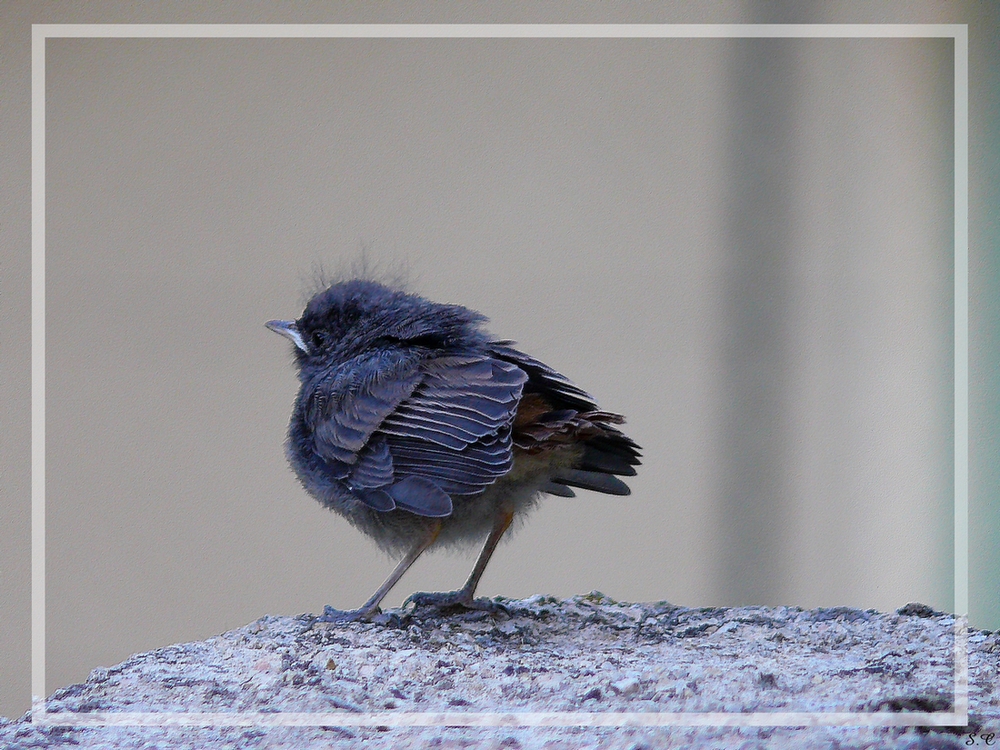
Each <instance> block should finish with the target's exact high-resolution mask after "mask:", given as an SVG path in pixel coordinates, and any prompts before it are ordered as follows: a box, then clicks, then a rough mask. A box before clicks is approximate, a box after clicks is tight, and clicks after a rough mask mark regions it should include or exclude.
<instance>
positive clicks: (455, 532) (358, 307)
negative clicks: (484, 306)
mask: <svg viewBox="0 0 1000 750" xmlns="http://www.w3.org/2000/svg"><path fill="white" fill-rule="evenodd" d="M485 322H486V318H485V317H484V316H482V315H480V314H479V313H477V312H474V311H472V310H469V309H467V308H465V307H461V306H459V305H447V304H438V303H434V302H431V301H429V300H426V299H424V298H422V297H419V296H417V295H415V294H408V293H406V292H404V291H401V290H398V289H394V288H391V287H388V286H385V285H383V284H380V283H378V282H375V281H370V280H366V279H355V280H351V281H343V282H339V283H335V284H333V285H332V286H330V287H329V288H328V289H326V290H325V291H322V292H320V293H318V294H316V295H315V296H314V297H313V298H312V299H311V300H310V301H309V304H308V305H307V306H306V309H305V311H304V312H303V313H302V317H300V318H299V319H298V320H295V321H282V320H272V321H269V322H268V323H267V327H268V328H270V329H271V330H272V331H275V332H276V333H280V334H281V335H282V336H285V337H286V338H288V339H290V340H291V341H292V343H294V344H295V350H294V351H295V357H296V363H297V365H298V370H299V380H300V381H301V387H300V389H299V394H298V397H297V399H296V401H295V407H294V411H293V412H292V419H291V423H290V425H289V429H288V442H287V454H288V460H289V462H290V463H291V465H292V468H293V469H294V470H295V473H296V474H297V475H298V478H299V480H300V481H301V482H302V485H303V487H305V489H306V491H308V492H309V493H310V494H311V495H312V496H313V497H315V498H316V499H317V500H318V501H319V502H320V503H322V504H323V505H325V506H326V507H328V508H331V509H333V510H335V511H337V512H338V513H340V514H341V515H342V516H344V517H345V518H346V519H347V520H348V521H349V522H350V523H351V524H353V525H354V526H355V527H356V528H358V529H360V530H361V531H363V532H365V533H366V534H368V535H369V536H371V537H372V538H373V539H374V540H375V541H376V542H377V543H378V544H379V546H380V547H382V548H383V549H384V550H386V551H388V552H390V553H394V554H402V559H401V561H400V562H399V564H398V565H397V567H396V569H395V570H394V571H393V572H392V574H391V575H390V576H389V577H388V578H387V579H386V581H385V583H383V584H382V585H381V586H380V587H379V588H378V590H377V591H376V592H375V593H374V594H373V595H372V596H371V598H370V599H369V600H368V601H367V602H365V603H364V604H363V605H362V606H361V608H360V609H357V610H352V611H346V612H345V611H340V610H335V609H333V608H331V607H327V609H326V612H325V614H324V616H323V618H322V619H325V620H329V621H352V620H367V619H371V618H372V617H373V616H374V615H376V614H377V613H378V612H379V611H380V610H379V603H380V602H381V601H382V598H383V597H384V596H385V595H386V594H387V593H388V592H389V590H390V589H391V588H392V587H393V586H394V585H395V584H396V582H397V581H398V580H399V579H400V578H401V577H402V575H403V573H405V572H406V570H407V568H409V567H410V565H412V564H413V562H414V561H415V560H416V559H417V557H419V556H420V554H421V553H422V552H424V550H426V549H428V548H430V547H433V546H438V545H448V544H454V543H462V542H475V541H478V540H480V539H482V538H484V537H485V538H486V544H485V546H484V547H483V550H482V553H481V554H480V556H479V559H478V560H477V561H476V565H475V567H474V568H473V570H472V574H471V575H470V576H469V579H468V581H467V582H466V584H465V585H464V586H463V587H462V588H461V589H459V590H458V591H453V592H449V593H444V594H426V593H420V594H414V595H413V596H411V597H410V598H409V599H408V601H413V602H415V603H417V604H421V605H423V604H430V605H436V606H438V607H450V606H464V607H467V608H471V609H492V608H493V605H492V603H491V602H490V601H489V600H482V599H478V600H477V599H475V598H474V595H475V591H476V586H477V584H478V583H479V579H480V577H481V576H482V574H483V570H485V568H486V564H487V562H489V559H490V556H491V555H492V554H493V550H494V549H495V548H496V546H497V543H498V542H499V541H500V538H501V537H502V536H503V534H504V532H505V531H506V530H507V529H508V528H509V527H510V525H511V522H512V521H513V519H514V518H515V517H517V516H519V515H520V514H523V513H526V512H527V511H528V510H530V509H531V507H533V505H534V504H535V503H536V501H537V499H538V497H539V496H540V495H541V494H542V493H549V494H552V495H559V496H561V497H574V493H573V490H572V489H570V487H580V488H585V489H590V490H596V491H597V492H603V493H607V494H610V495H627V494H629V488H628V486H627V485H625V483H624V482H622V481H621V480H620V479H618V476H633V475H634V474H635V468H634V467H635V466H637V465H638V464H639V463H640V462H639V455H640V454H639V446H637V445H636V444H635V443H634V442H633V441H632V440H630V439H629V438H628V437H626V436H625V435H624V434H623V433H622V432H621V431H619V430H618V429H617V428H616V427H614V426H613V425H618V424H622V423H623V422H624V421H625V420H624V418H623V417H621V416H620V415H618V414H613V413H611V412H606V411H601V410H599V409H598V407H597V404H596V403H594V399H593V398H592V397H591V396H589V395H588V394H587V393H585V392H584V391H582V390H581V389H579V388H578V387H576V386H575V385H573V383H571V382H570V381H569V380H568V379H567V378H565V377H564V376H562V375H560V374H559V373H558V372H556V371H555V370H552V369H551V368H549V367H547V366H546V365H544V364H542V363H541V362H539V361H538V360H536V359H533V358H531V357H529V356H528V355H526V354H523V353H522V352H520V351H518V350H517V349H515V348H513V346H512V343H513V342H510V341H500V340H496V339H493V338H492V337H491V336H490V335H489V334H488V333H486V332H485V331H484V330H483V324H484V323H485ZM616 475H618V476H616Z"/></svg>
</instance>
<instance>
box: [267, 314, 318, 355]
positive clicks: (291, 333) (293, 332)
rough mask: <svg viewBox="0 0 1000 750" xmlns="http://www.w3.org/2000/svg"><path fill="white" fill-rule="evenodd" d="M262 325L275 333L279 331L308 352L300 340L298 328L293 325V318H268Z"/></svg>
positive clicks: (303, 342) (304, 343)
mask: <svg viewBox="0 0 1000 750" xmlns="http://www.w3.org/2000/svg"><path fill="white" fill-rule="evenodd" d="M264 325H266V326H267V327H268V328H270V329H271V330H272V331H274V332H275V333H280V334H281V335H282V336H284V337H285V338H286V339H288V340H289V341H291V342H292V343H293V344H295V346H297V347H298V348H299V349H301V350H302V351H304V352H305V353H306V354H308V353H309V350H308V349H307V348H306V342H305V341H303V340H302V334H301V333H299V328H298V326H296V325H295V321H294V320H269V321H267V322H266V323H265V324H264Z"/></svg>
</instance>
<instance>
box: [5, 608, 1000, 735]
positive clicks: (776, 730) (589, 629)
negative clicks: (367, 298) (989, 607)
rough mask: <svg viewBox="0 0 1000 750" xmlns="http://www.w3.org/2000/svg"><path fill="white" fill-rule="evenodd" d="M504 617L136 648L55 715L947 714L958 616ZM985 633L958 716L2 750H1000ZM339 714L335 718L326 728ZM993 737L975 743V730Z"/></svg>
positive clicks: (845, 612)
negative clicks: (950, 721) (854, 723)
mask: <svg viewBox="0 0 1000 750" xmlns="http://www.w3.org/2000/svg"><path fill="white" fill-rule="evenodd" d="M496 601H497V602H498V603H501V604H503V605H505V606H506V608H507V610H508V614H504V613H499V614H496V615H489V614H486V613H481V612H475V613H469V612H462V613H454V612H453V613H444V614H443V613H441V612H437V611H432V610H423V609H420V610H417V611H400V610H392V611H390V612H388V613H386V615H383V616H382V617H381V618H380V622H378V623H364V624H361V623H354V624H346V625H331V624H325V623H318V622H315V620H314V618H312V617H311V616H307V615H303V616H299V617H295V618H291V617H273V616H266V617H262V618H261V619H260V620H257V621H256V622H253V623H251V624H249V625H247V626H246V627H242V628H239V629H236V630H232V631H230V632H228V633H224V634H222V635H220V636H217V637H215V638H210V639H208V640H207V641H204V642H199V643H186V644H181V645H176V646H168V647H166V648H161V649H157V650H156V651H151V652H148V653H143V654H136V655H135V656H132V657H130V658H129V659H127V660H126V661H124V662H122V663H121V664H118V665H117V666H114V667H110V668H99V669H95V670H94V671H93V672H92V673H91V675H90V677H89V678H88V680H87V681H86V682H85V683H83V684H79V685H71V686H69V687H65V688H62V689H60V690H57V691H55V692H54V693H53V694H52V696H51V697H50V698H49V701H48V710H49V711H50V712H55V713H61V712H83V713H92V712H120V711H130V712H165V711H175V712H180V711H194V712H247V711H251V712H262V711H263V712H282V713H285V712H296V713H302V712H332V713H334V714H340V715H357V714H358V713H360V712H376V711H379V712H385V713H386V714H387V715H391V714H394V713H396V714H398V713H415V712H466V711H471V712H503V713H511V712H553V711H558V712H730V713H745V712H774V711H795V712H802V711H827V712H830V711H837V712H865V711H948V710H950V709H951V705H952V694H953V687H954V653H955V652H954V623H955V620H954V617H952V616H950V615H947V614H944V613H940V612H934V611H933V610H931V609H930V608H929V607H926V606H924V605H908V606H907V607H904V608H903V609H901V610H899V611H898V612H896V613H892V614H881V613H878V612H875V611H874V610H865V611H861V610H854V609H847V608H835V609H816V610H801V609H796V608H790V607H777V608H763V607H743V608H732V609H687V608H683V607H675V606H672V605H670V604H667V603H665V602H664V603H658V604H626V603H619V602H614V601H612V600H611V599H609V598H607V597H605V596H603V595H601V594H600V593H598V592H594V593H592V594H588V595H586V596H577V597H573V598H571V599H566V600H558V599H554V598H551V597H542V596H536V597H531V598H529V599H524V600H519V601H513V600H506V599H498V600H496ZM998 672H1000V634H998V633H992V634H991V633H988V632H984V631H977V630H970V631H969V676H970V719H969V726H966V727H954V728H931V729H928V728H915V727H910V728H904V727H886V728H873V727H810V728H803V727H799V728H795V727H746V728H737V727H690V726H677V727H667V728H644V727H624V728H594V727H564V728H542V727H509V728H508V727H503V728H463V727H404V728H387V727H384V726H383V727H378V726H372V727H357V726H352V727H337V726H334V725H333V724H331V725H330V726H325V727H254V726H250V727H246V726H242V727H241V726H235V727H223V726H220V727H123V726H116V727H92V728H81V727H70V728H67V727H58V726H38V725H34V724H32V723H31V720H30V719H31V715H30V712H29V713H28V714H26V715H25V717H22V718H21V719H20V720H18V721H8V720H4V719H0V747H3V748H29V747H63V746H67V747H69V746H75V747H81V748H98V747H101V748H103V747H109V748H110V747H115V748H158V747H162V748H189V747H190V748H222V747H225V748H318V747H344V748H354V747H358V748H360V747H365V748H408V747H419V748H462V747H486V748H525V749H526V748H551V749H552V750H556V749H557V748H584V747H587V748H589V747H601V748H622V749H628V750H633V749H638V748H661V747H663V748H671V747H685V748H688V747H693V748H757V747H761V748H763V747H768V748H772V747H778V748H781V747H810V748H865V747H878V748H882V747H887V748H948V747H969V746H979V747H987V746H989V744H994V745H1000V683H998ZM331 721H333V722H335V719H331ZM991 732H995V733H997V735H996V736H995V737H994V738H992V740H991V741H989V742H988V740H989V733H991Z"/></svg>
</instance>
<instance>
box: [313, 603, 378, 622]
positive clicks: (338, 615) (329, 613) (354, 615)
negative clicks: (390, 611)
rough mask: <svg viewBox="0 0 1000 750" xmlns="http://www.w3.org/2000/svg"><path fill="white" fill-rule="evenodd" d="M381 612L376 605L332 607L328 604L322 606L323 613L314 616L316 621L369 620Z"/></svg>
mask: <svg viewBox="0 0 1000 750" xmlns="http://www.w3.org/2000/svg"><path fill="white" fill-rule="evenodd" d="M380 614H382V610H380V609H379V608H378V607H375V608H374V609H347V610H344V609H334V608H333V607H331V606H330V605H329V604H327V605H326V606H325V607H324V608H323V614H321V615H320V616H319V617H317V618H316V622H334V623H346V622H371V621H372V620H373V619H375V617H376V616H378V615H380Z"/></svg>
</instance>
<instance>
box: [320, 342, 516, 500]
mask: <svg viewBox="0 0 1000 750" xmlns="http://www.w3.org/2000/svg"><path fill="white" fill-rule="evenodd" d="M380 356H381V359H379V360H378V361H377V362H365V363H354V364H353V365H352V366H351V367H348V368H341V369H340V370H339V371H338V372H337V373H336V374H335V375H333V376H331V378H330V379H329V382H324V383H322V384H320V387H318V388H316V389H314V391H313V396H312V398H311V401H310V403H309V404H307V415H308V419H309V421H310V422H311V424H312V425H314V428H313V434H314V441H315V446H316V452H317V454H318V455H319V456H320V457H321V458H323V459H324V460H326V461H327V462H328V463H330V464H332V465H334V466H336V467H337V468H338V470H339V474H340V476H338V478H339V479H340V480H341V481H343V482H344V483H345V484H346V485H347V487H348V488H349V489H350V490H351V492H352V493H353V494H354V495H355V496H356V497H358V498H359V499H360V500H361V501H362V502H364V503H365V504H366V505H368V506H369V507H372V508H374V509H376V510H380V511H389V510H392V509H394V508H396V507H400V508H404V509H406V510H409V511H411V512H413V513H416V514H418V515H423V516H431V517H441V516H447V515H450V514H451V511H452V502H451V497H450V495H468V494H475V493H477V492H480V491H481V490H482V489H483V488H485V487H486V486H488V485H489V484H491V483H493V482H494V481H496V479H498V478H499V477H501V476H503V475H504V474H506V473H507V472H508V471H510V467H511V461H512V453H511V451H512V443H511V423H512V422H513V419H514V414H515V412H516V410H517V403H518V401H519V399H520V397H521V389H522V387H523V385H524V382H525V381H526V380H527V375H526V374H525V373H524V372H523V371H522V370H520V369H519V368H518V367H517V366H516V365H514V364H511V363H509V362H505V361H501V360H499V359H493V358H491V357H486V356H443V357H437V358H433V359H427V360H420V359H413V358H411V357H408V356H406V355H403V354H395V355H392V357H391V358H390V357H389V355H384V354H383V355H380Z"/></svg>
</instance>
